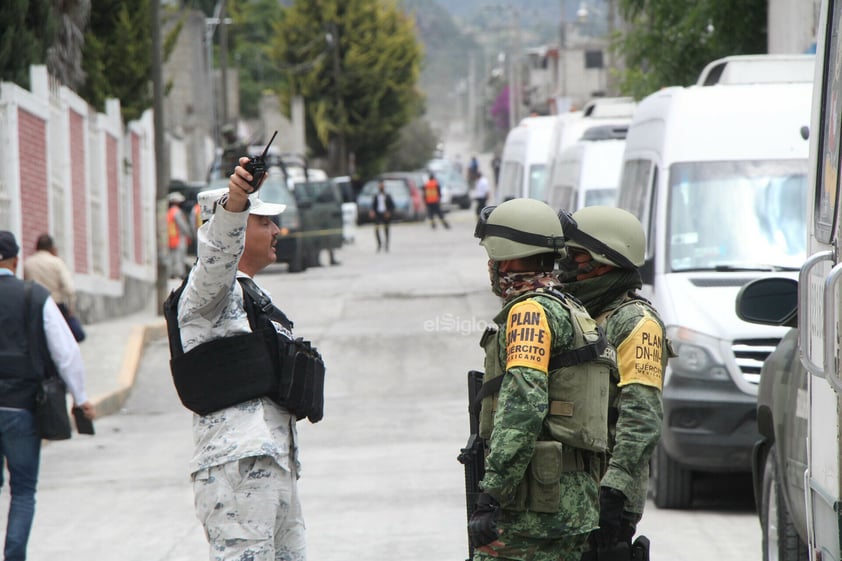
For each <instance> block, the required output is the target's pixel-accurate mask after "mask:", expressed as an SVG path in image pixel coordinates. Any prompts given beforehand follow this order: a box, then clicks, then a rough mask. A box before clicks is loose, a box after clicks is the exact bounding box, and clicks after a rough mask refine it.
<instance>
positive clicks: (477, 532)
mask: <svg viewBox="0 0 842 561" xmlns="http://www.w3.org/2000/svg"><path fill="white" fill-rule="evenodd" d="M499 513H500V504H499V503H498V502H497V501H496V500H495V499H494V497H492V496H491V495H489V494H488V493H480V494H479V496H478V497H477V504H476V508H475V509H474V513H473V514H472V515H471V519H470V520H469V521H468V535H469V536H471V545H473V546H474V548H478V547H482V546H484V545H487V544H490V543H491V542H493V541H494V540H496V539H497V538H498V537H499V536H500V534H499V532H497V516H498V515H499Z"/></svg>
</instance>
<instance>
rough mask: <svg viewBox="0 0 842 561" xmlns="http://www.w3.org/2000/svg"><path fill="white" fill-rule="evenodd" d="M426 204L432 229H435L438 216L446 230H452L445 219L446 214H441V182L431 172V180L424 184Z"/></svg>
mask: <svg viewBox="0 0 842 561" xmlns="http://www.w3.org/2000/svg"><path fill="white" fill-rule="evenodd" d="M424 203H425V204H426V205H427V217H429V219H430V227H432V228H433V229H435V227H436V216H438V217H439V220H441V223H442V225H443V226H444V227H445V228H448V229H450V224H448V223H447V220H445V219H444V214H442V212H441V185H439V180H438V179H436V176H435V175H433V172H430V179H428V180H427V183H425V184H424Z"/></svg>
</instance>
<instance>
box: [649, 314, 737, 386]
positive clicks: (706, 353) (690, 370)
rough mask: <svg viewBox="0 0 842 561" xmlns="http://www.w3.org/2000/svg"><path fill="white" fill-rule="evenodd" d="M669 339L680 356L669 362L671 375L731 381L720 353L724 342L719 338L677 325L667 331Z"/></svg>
mask: <svg viewBox="0 0 842 561" xmlns="http://www.w3.org/2000/svg"><path fill="white" fill-rule="evenodd" d="M667 337H669V339H670V341H671V342H672V348H673V350H674V351H675V353H676V354H677V355H678V356H677V357H673V358H671V359H670V360H669V370H668V372H669V373H670V374H671V375H672V376H680V377H682V378H693V379H696V380H708V381H715V382H727V381H729V380H730V379H731V376H730V375H729V374H728V367H727V366H725V360H724V357H723V355H722V350H721V349H722V346H723V342H722V341H721V340H720V339H717V338H716V337H711V336H710V335H705V334H704V333H699V332H698V331H693V330H692V329H687V328H686V327H677V326H670V327H668V328H667ZM666 382H667V380H664V383H666Z"/></svg>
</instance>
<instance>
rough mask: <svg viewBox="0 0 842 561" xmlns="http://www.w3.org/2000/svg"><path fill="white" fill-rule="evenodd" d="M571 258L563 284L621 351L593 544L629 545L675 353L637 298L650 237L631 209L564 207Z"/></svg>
mask: <svg viewBox="0 0 842 561" xmlns="http://www.w3.org/2000/svg"><path fill="white" fill-rule="evenodd" d="M560 216H561V220H562V225H563V228H564V236H565V239H566V243H567V248H568V258H567V259H565V260H564V261H562V264H561V265H562V269H563V270H564V271H565V272H564V273H562V274H561V280H562V281H563V282H564V289H565V290H566V291H568V292H569V293H570V294H572V295H574V296H575V297H576V298H578V299H579V301H581V302H582V303H583V304H584V305H585V307H586V308H587V309H588V312H589V313H590V314H591V316H592V317H593V318H594V319H596V320H597V322H598V323H599V324H600V325H601V326H602V327H603V329H604V330H605V334H606V336H607V338H608V341H609V342H610V343H611V344H612V345H614V347H615V348H616V349H617V365H618V370H619V371H618V376H616V377H612V380H611V394H610V409H609V415H608V420H609V427H608V434H609V449H610V453H609V462H608V465H607V470H605V472H604V473H603V475H602V478H601V482H600V522H599V524H600V529H599V531H598V532H595V534H594V540H593V542H592V545H595V546H597V547H598V548H600V549H603V548H613V547H616V545H617V544H618V543H620V542H625V543H628V544H631V540H632V537H633V536H634V533H635V531H636V527H637V523H638V522H639V521H640V519H641V517H642V516H643V507H644V505H645V502H646V488H647V485H648V481H649V458H650V456H651V455H652V453H653V451H654V449H655V446H656V444H657V442H658V439H659V437H660V433H661V421H662V418H663V409H662V404H661V389H662V386H663V373H664V371H665V369H666V364H667V359H668V358H669V357H670V356H671V355H672V351H671V350H670V347H669V341H668V340H667V338H666V336H665V329H664V325H663V322H662V321H661V319H660V317H659V316H658V312H657V311H656V310H655V309H654V308H653V307H652V305H651V304H650V303H649V302H648V301H646V300H644V299H643V298H641V297H640V296H638V295H637V294H636V290H637V289H639V288H641V286H642V280H641V277H640V273H639V272H638V267H640V266H641V265H643V262H644V254H645V246H646V242H645V235H644V232H643V227H642V226H641V224H640V222H639V221H638V220H637V218H635V217H634V216H633V215H632V214H630V213H628V212H626V211H624V210H621V209H618V208H612V207H585V208H583V209H581V210H579V211H577V212H576V213H575V214H573V215H572V216H570V215H568V214H566V213H561V215H560Z"/></svg>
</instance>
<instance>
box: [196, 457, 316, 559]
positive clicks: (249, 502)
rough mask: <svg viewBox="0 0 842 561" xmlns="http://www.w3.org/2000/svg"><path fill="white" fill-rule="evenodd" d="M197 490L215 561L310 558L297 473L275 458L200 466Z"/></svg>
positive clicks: (211, 557)
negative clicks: (205, 467)
mask: <svg viewBox="0 0 842 561" xmlns="http://www.w3.org/2000/svg"><path fill="white" fill-rule="evenodd" d="M193 494H194V497H195V505H196V516H197V517H198V518H199V520H200V521H201V522H202V525H203V526H204V528H205V535H206V536H207V539H208V543H209V544H210V559H211V561H305V560H306V557H307V556H306V553H305V543H304V518H303V517H302V514H301V503H300V502H299V497H298V486H297V483H296V474H295V473H290V472H288V471H286V470H284V469H282V468H281V467H280V466H278V464H277V463H276V462H275V461H274V460H273V459H272V458H270V457H268V456H257V457H251V458H243V459H242V460H239V461H234V462H228V463H226V464H222V465H220V466H214V467H211V468H208V469H202V470H199V471H197V472H196V473H195V474H194V475H193Z"/></svg>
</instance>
